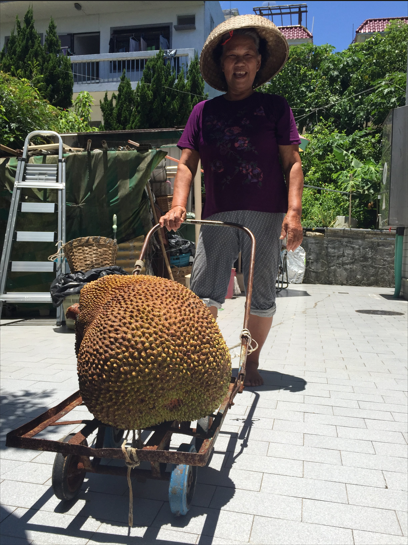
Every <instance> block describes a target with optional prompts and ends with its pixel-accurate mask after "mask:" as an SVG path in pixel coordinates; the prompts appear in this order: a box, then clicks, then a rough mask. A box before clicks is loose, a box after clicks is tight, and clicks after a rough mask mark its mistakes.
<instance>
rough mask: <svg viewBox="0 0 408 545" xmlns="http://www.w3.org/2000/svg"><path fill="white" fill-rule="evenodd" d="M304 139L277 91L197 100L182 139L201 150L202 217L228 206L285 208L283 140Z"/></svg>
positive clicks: (259, 209)
mask: <svg viewBox="0 0 408 545" xmlns="http://www.w3.org/2000/svg"><path fill="white" fill-rule="evenodd" d="M295 144H300V139H299V134H298V131H297V129H296V124H295V120H294V118H293V114H292V110H291V109H290V107H289V105H288V103H287V101H286V100H285V99H284V98H283V97H280V96H278V95H269V94H264V93H253V94H252V95H250V96H249V97H248V98H245V99H244V100H238V101H230V100H226V99H225V98H224V96H219V97H216V98H213V99H212V100H206V101H204V102H200V103H199V104H197V105H196V106H195V107H194V109H193V111H192V112H191V115H190V117H189V119H188V121H187V125H186V127H185V129H184V132H183V134H182V136H181V138H180V140H179V142H178V147H179V148H181V149H182V148H189V149H192V150H196V151H198V152H199V153H200V158H201V163H202V168H203V169H204V181H205V192H206V201H205V206H204V210H203V214H202V217H203V219H204V218H208V217H209V216H211V215H212V214H215V213H217V212H226V211H229V210H254V211H257V212H286V211H287V207H288V192H287V187H286V183H285V180H284V176H283V172H282V167H281V165H280V162H279V147H278V146H279V145H284V146H285V145H295Z"/></svg>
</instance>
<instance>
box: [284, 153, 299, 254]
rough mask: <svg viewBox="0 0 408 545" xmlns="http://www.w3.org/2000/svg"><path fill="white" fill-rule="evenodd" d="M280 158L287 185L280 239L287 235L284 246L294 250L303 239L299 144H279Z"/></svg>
mask: <svg viewBox="0 0 408 545" xmlns="http://www.w3.org/2000/svg"><path fill="white" fill-rule="evenodd" d="M279 153H280V156H281V159H282V166H283V172H284V174H285V179H286V184H287V186H288V213H287V214H286V216H285V218H284V220H283V224H282V232H281V236H280V238H281V239H284V238H285V237H286V236H287V237H288V241H287V245H286V248H287V249H288V250H296V248H297V247H298V246H300V244H301V242H302V240H303V229H302V224H301V221H300V220H301V217H302V193H303V171H302V161H301V160H300V154H299V146H279Z"/></svg>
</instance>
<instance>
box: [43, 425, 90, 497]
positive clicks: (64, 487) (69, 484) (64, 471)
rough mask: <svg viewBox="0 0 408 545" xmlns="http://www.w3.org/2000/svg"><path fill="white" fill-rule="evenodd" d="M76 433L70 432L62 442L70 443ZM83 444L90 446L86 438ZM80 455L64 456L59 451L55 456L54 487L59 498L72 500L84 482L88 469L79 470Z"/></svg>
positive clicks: (53, 469)
mask: <svg viewBox="0 0 408 545" xmlns="http://www.w3.org/2000/svg"><path fill="white" fill-rule="evenodd" d="M74 435H75V433H70V434H69V435H67V436H66V437H64V439H63V440H62V443H68V441H69V440H70V439H71V437H74ZM81 445H85V446H88V443H87V441H86V439H85V440H84V441H83V442H82V443H81ZM78 462H79V456H76V455H74V454H68V455H67V456H64V455H63V454H61V453H58V454H57V455H56V456H55V460H54V465H53V468H52V489H53V490H54V494H55V495H56V496H57V498H58V499H59V500H63V501H68V500H72V499H73V498H75V497H76V496H77V495H78V494H79V490H80V488H81V486H82V483H83V482H84V478H85V475H86V471H85V470H82V471H79V470H78V469H77V465H78Z"/></svg>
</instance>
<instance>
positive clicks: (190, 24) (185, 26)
mask: <svg viewBox="0 0 408 545" xmlns="http://www.w3.org/2000/svg"><path fill="white" fill-rule="evenodd" d="M195 28H196V25H195V15H177V25H174V29H175V30H195Z"/></svg>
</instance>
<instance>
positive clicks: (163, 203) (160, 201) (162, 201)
mask: <svg viewBox="0 0 408 545" xmlns="http://www.w3.org/2000/svg"><path fill="white" fill-rule="evenodd" d="M156 201H157V205H158V207H159V208H160V210H161V211H162V212H163V214H165V213H166V212H168V211H169V210H171V203H172V201H173V195H166V196H162V197H156Z"/></svg>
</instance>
